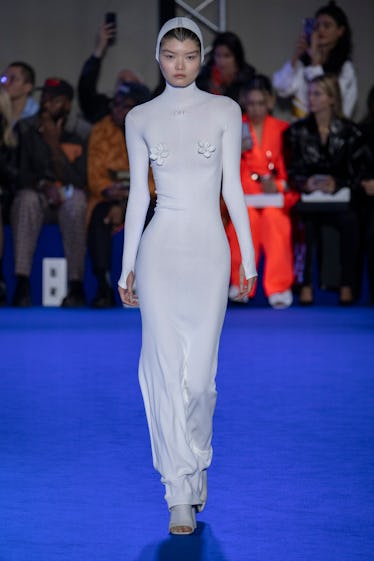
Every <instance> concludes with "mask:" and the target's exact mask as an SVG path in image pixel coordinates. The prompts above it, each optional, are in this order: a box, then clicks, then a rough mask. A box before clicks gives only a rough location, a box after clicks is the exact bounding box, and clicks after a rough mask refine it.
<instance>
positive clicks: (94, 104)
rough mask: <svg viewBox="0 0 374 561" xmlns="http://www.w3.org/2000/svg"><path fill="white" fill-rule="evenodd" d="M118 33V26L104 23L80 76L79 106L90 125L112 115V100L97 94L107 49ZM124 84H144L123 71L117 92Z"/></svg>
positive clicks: (131, 73) (119, 76)
mask: <svg viewBox="0 0 374 561" xmlns="http://www.w3.org/2000/svg"><path fill="white" fill-rule="evenodd" d="M116 33H117V30H116V24H115V23H114V22H112V23H103V24H102V25H101V26H100V28H99V31H98V33H97V37H96V42H95V49H94V52H93V53H92V55H91V56H90V57H89V58H88V59H87V60H86V62H85V63H84V65H83V68H82V70H81V74H80V76H79V81H78V99H79V105H80V108H81V110H82V113H83V116H84V118H85V119H87V121H89V122H90V123H96V122H97V121H99V120H100V119H102V118H103V117H105V115H108V113H110V101H111V98H110V97H108V96H107V95H105V94H102V93H98V92H97V83H98V81H99V76H100V70H101V63H102V60H103V58H104V56H105V53H106V50H107V48H108V47H110V46H111V45H112V44H113V42H114V39H115V37H116ZM123 82H132V83H138V84H142V83H143V82H142V80H141V79H140V77H139V76H138V75H137V74H136V73H135V72H133V71H132V70H129V69H122V70H120V71H119V72H118V74H117V78H116V83H115V87H114V89H115V91H116V90H117V89H118V86H119V85H120V84H121V83H123Z"/></svg>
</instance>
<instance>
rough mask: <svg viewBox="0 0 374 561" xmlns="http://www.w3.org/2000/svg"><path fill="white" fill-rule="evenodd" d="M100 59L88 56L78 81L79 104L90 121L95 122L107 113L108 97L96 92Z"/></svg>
mask: <svg viewBox="0 0 374 561" xmlns="http://www.w3.org/2000/svg"><path fill="white" fill-rule="evenodd" d="M100 68H101V59H100V58H97V57H95V56H94V55H92V56H90V58H88V59H87V60H86V62H85V63H84V65H83V68H82V71H81V74H80V76H79V81H78V98H79V105H80V108H81V110H82V112H83V115H84V117H85V119H87V121H89V122H90V123H96V122H97V121H98V120H100V119H101V118H102V117H105V115H107V114H108V113H109V98H108V97H107V96H106V95H104V94H99V93H98V92H97V83H98V80H99V75H100Z"/></svg>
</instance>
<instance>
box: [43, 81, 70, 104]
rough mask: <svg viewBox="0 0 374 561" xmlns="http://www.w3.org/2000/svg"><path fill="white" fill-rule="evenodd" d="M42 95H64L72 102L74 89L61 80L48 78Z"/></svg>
mask: <svg viewBox="0 0 374 561" xmlns="http://www.w3.org/2000/svg"><path fill="white" fill-rule="evenodd" d="M38 89H41V90H42V93H47V94H49V95H51V96H53V97H57V96H59V95H64V96H66V97H67V98H68V99H70V100H72V99H73V98H74V88H73V86H71V85H70V84H69V82H66V80H62V79H61V78H47V79H46V81H45V82H44V84H43V86H42V87H41V88H38Z"/></svg>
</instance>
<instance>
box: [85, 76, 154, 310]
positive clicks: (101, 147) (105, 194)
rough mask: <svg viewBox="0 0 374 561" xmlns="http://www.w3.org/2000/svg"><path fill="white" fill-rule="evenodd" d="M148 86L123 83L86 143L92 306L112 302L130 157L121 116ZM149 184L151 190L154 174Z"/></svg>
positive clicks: (146, 95) (143, 97) (144, 96)
mask: <svg viewBox="0 0 374 561" xmlns="http://www.w3.org/2000/svg"><path fill="white" fill-rule="evenodd" d="M149 97H150V91H149V90H148V88H146V87H145V86H143V85H141V84H136V83H127V84H126V83H123V84H121V85H120V87H119V88H118V90H117V92H116V94H115V96H114V99H113V101H112V103H111V112H110V115H107V116H106V117H104V118H103V119H101V120H100V121H99V122H98V123H96V124H95V125H94V126H93V128H92V132H91V137H90V140H89V144H88V186H89V191H90V197H89V202H88V220H89V226H88V250H89V254H90V258H91V261H92V268H93V272H94V274H95V276H96V279H97V284H98V289H97V294H96V296H95V298H94V300H93V302H92V306H93V307H94V308H108V307H111V306H114V305H115V298H114V293H113V290H112V286H111V281H110V270H111V260H112V255H111V254H112V239H111V238H112V234H113V232H115V231H116V229H117V228H118V227H120V226H121V225H122V224H123V222H124V215H125V208H126V203H127V197H128V189H129V160H128V155H127V149H126V143H125V139H124V134H123V126H124V119H125V116H126V115H127V113H128V112H129V111H130V109H132V108H133V107H134V106H135V105H139V104H140V103H143V102H145V101H147V100H148V99H149ZM150 178H151V180H150V187H151V191H152V192H153V194H154V183H153V178H152V176H151V175H150Z"/></svg>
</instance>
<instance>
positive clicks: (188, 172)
mask: <svg viewBox="0 0 374 561" xmlns="http://www.w3.org/2000/svg"><path fill="white" fill-rule="evenodd" d="M241 122H242V120H241V110H240V107H239V105H238V104H237V103H236V102H234V101H233V100H231V99H229V98H227V97H224V96H216V95H212V94H209V93H206V92H203V91H201V90H199V89H198V88H197V87H196V85H195V83H192V84H191V85H189V86H187V87H185V88H175V87H172V86H170V85H167V86H166V89H165V91H164V92H163V93H162V94H161V95H160V96H158V97H157V98H155V99H153V100H151V101H149V102H148V103H145V104H143V105H139V106H137V107H135V108H134V109H132V110H131V111H130V112H129V113H128V115H127V117H126V127H125V129H126V143H127V150H128V154H129V161H130V177H131V185H130V195H129V200H128V205H127V212H126V223H125V229H124V233H125V239H124V250H123V262H122V274H121V277H120V279H119V282H118V284H119V286H121V287H123V288H126V278H127V276H128V274H129V273H130V271H135V263H136V259H137V254H138V249H139V244H140V240H141V237H142V232H143V227H144V220H145V216H146V213H147V209H148V204H149V190H148V166H149V161H151V164H152V170H153V175H154V179H155V183H156V191H157V207H156V214H159V213H160V212H163V211H165V212H166V211H167V212H168V213H170V212H171V211H175V212H174V215H178V211H184V212H182V213H180V212H179V216H180V217H181V218H180V219H181V220H182V219H184V217H185V216H187V217H190V218H191V222H190V224H191V225H190V232H191V238H192V237H193V236H194V235H195V234H196V233H197V232H198V233H199V236H200V239H202V240H208V239H213V238H212V231H213V232H214V235H216V232H217V235H218V237H219V236H220V235H221V234H219V233H218V232H220V231H221V230H222V231H223V227H222V224H221V223H219V222H220V215H219V195H220V190H221V180H222V195H223V198H224V200H225V202H226V205H227V208H228V211H229V213H230V216H231V219H232V221H233V224H234V227H235V229H236V232H237V235H238V240H239V244H240V249H241V253H242V262H243V266H244V270H245V275H246V278H247V279H248V278H251V277H254V276H256V274H257V273H256V266H255V257H254V250H253V244H252V238H251V233H250V226H249V219H248V213H247V209H246V204H245V201H244V195H243V190H242V185H241V182H240V154H241V126H242V125H241ZM160 216H161V215H160ZM152 220H155V218H153V219H152ZM148 228H149V227H148ZM146 231H147V230H146ZM148 235H150V234H148ZM172 236H173V232H172V231H170V237H172ZM220 243H221V242H220ZM225 243H226V242H225ZM207 259H208V260H209V251H208V253H207ZM212 274H214V271H212Z"/></svg>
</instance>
